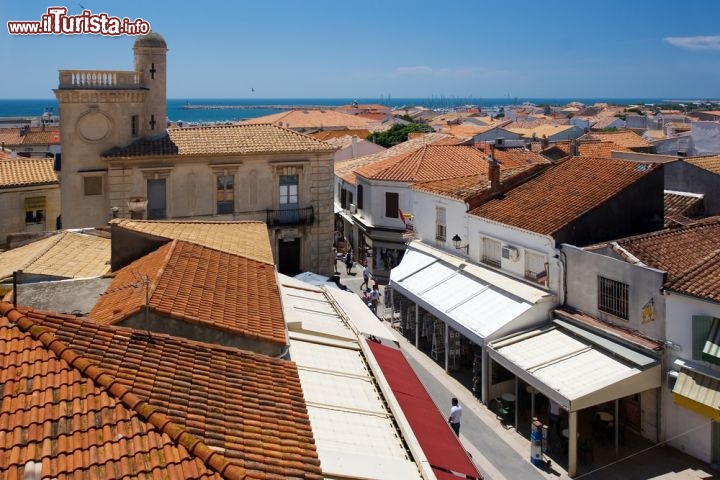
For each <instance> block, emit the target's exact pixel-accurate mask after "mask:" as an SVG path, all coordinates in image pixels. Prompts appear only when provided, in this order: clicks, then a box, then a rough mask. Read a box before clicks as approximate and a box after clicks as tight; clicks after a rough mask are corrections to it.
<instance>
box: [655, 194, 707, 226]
mask: <svg viewBox="0 0 720 480" xmlns="http://www.w3.org/2000/svg"><path fill="white" fill-rule="evenodd" d="M703 205H704V197H703V195H698V194H689V193H685V192H672V191H668V190H665V194H664V206H665V226H666V227H668V226H669V225H670V224H671V223H674V221H673V218H674V217H678V216H682V217H694V216H695V214H696V213H699V212H700V211H701V210H702V207H703Z"/></svg>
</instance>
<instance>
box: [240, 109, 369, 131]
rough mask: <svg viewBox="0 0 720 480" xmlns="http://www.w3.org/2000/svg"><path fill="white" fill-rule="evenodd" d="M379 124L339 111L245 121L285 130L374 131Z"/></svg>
mask: <svg viewBox="0 0 720 480" xmlns="http://www.w3.org/2000/svg"><path fill="white" fill-rule="evenodd" d="M376 123H378V122H376V121H373V120H369V119H366V118H362V117H359V116H357V115H348V114H347V113H343V112H340V111H337V110H320V109H308V110H287V111H285V112H280V113H273V114H271V115H265V116H264V117H257V118H253V119H250V120H245V121H244V122H243V124H244V125H255V124H273V125H279V126H282V127H285V128H309V129H315V128H320V129H322V128H337V127H345V128H363V129H370V130H373V125H374V124H376Z"/></svg>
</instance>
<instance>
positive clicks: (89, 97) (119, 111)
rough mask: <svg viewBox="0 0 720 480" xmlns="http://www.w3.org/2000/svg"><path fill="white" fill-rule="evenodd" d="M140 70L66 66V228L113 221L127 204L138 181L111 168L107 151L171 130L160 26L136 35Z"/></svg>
mask: <svg viewBox="0 0 720 480" xmlns="http://www.w3.org/2000/svg"><path fill="white" fill-rule="evenodd" d="M133 50H134V54H135V69H134V70H127V71H125V70H123V71H120V70H60V75H59V84H58V88H57V89H55V90H54V92H55V96H56V97H57V99H58V107H59V112H60V119H61V121H60V138H61V142H62V165H61V170H60V196H61V209H62V227H63V228H84V227H100V226H104V225H107V222H108V220H109V219H110V218H112V215H113V210H112V209H113V207H118V208H119V209H121V211H122V209H124V208H125V204H126V197H127V196H128V195H129V194H128V193H127V192H126V190H127V188H129V187H128V185H132V182H130V181H128V180H127V179H126V178H124V177H122V175H121V174H118V173H117V172H110V170H109V168H108V162H107V159H106V158H105V157H104V156H103V155H104V153H105V152H107V151H108V150H110V149H112V148H114V147H124V146H127V145H130V144H131V143H133V142H134V141H137V140H138V139H141V138H152V137H160V136H163V135H165V134H166V131H167V120H166V118H167V116H166V115H167V107H166V103H165V101H166V99H165V92H166V74H167V44H166V43H165V39H163V38H162V36H160V35H159V34H157V33H155V32H150V33H149V34H147V35H142V36H139V37H137V39H135V43H134V45H133Z"/></svg>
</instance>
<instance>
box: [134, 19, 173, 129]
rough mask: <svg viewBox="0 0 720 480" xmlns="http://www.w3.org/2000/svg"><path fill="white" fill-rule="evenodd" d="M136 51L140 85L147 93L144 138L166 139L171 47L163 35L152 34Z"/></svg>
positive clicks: (141, 39)
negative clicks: (161, 137)
mask: <svg viewBox="0 0 720 480" xmlns="http://www.w3.org/2000/svg"><path fill="white" fill-rule="evenodd" d="M133 51H134V52H135V71H136V72H137V73H138V74H140V85H142V87H143V88H145V89H147V95H146V97H145V102H144V106H143V115H142V121H141V123H140V136H141V137H144V138H151V137H157V136H161V135H164V134H165V130H166V129H167V101H166V100H167V98H166V84H167V44H166V43H165V39H163V37H161V36H160V34H158V33H155V32H150V33H148V34H147V35H143V36H140V37H138V38H137V39H136V40H135V46H134V47H133Z"/></svg>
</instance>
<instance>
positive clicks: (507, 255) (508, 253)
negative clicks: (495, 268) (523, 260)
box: [502, 245, 520, 262]
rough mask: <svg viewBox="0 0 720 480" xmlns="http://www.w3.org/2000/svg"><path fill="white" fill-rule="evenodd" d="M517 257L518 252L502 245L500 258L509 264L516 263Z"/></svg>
mask: <svg viewBox="0 0 720 480" xmlns="http://www.w3.org/2000/svg"><path fill="white" fill-rule="evenodd" d="M519 257H520V252H518V249H517V248H515V247H512V246H510V245H503V247H502V258H504V259H505V260H510V261H511V262H516V261H517V259H518V258H519Z"/></svg>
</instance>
